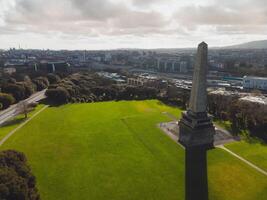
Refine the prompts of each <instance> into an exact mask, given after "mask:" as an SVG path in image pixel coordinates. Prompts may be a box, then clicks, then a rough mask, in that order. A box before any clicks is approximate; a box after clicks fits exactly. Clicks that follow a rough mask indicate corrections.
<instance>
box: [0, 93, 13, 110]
mask: <svg viewBox="0 0 267 200" xmlns="http://www.w3.org/2000/svg"><path fill="white" fill-rule="evenodd" d="M0 103H1V104H2V108H3V109H6V108H8V107H9V106H10V105H12V104H13V103H15V99H14V97H13V96H12V95H10V94H5V93H0Z"/></svg>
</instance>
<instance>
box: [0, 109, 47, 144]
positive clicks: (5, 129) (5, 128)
mask: <svg viewBox="0 0 267 200" xmlns="http://www.w3.org/2000/svg"><path fill="white" fill-rule="evenodd" d="M43 107H44V105H38V106H37V107H36V108H35V109H34V110H33V111H32V112H30V113H28V118H30V117H31V116H32V115H34V114H35V113H36V112H38V111H39V110H41V109H42V108H43ZM24 121H25V118H24V115H18V116H16V117H14V118H12V119H10V120H8V121H7V122H6V123H5V124H4V125H2V126H0V140H2V139H3V138H4V137H5V136H6V135H7V134H8V133H9V132H10V131H12V130H13V129H15V128H16V127H17V126H19V125H20V124H21V123H23V122H24Z"/></svg>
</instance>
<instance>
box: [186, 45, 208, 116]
mask: <svg viewBox="0 0 267 200" xmlns="http://www.w3.org/2000/svg"><path fill="white" fill-rule="evenodd" d="M207 68H208V45H207V44H206V43H205V42H202V43H200V44H199V45H198V50H197V57H196V62H195V67H194V75H193V85H192V90H191V96H190V102H189V110H190V111H191V112H193V113H203V112H206V108H207V80H206V77H207Z"/></svg>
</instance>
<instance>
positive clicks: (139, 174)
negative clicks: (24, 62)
mask: <svg viewBox="0 0 267 200" xmlns="http://www.w3.org/2000/svg"><path fill="white" fill-rule="evenodd" d="M163 112H168V113H171V114H172V115H175V116H176V117H179V116H180V113H181V111H180V110H178V109H175V108H171V107H167V106H165V105H163V104H161V103H160V102H158V101H129V102H126V101H122V102H106V103H92V104H70V105H65V106H61V107H50V108H47V109H46V110H45V111H43V112H42V113H41V114H40V115H38V116H37V117H36V118H34V119H33V120H32V121H31V122H30V123H28V124H27V125H25V126H24V127H23V128H22V129H21V130H19V131H18V132H17V133H16V134H15V135H13V136H12V137H11V138H10V139H9V140H8V141H7V142H6V143H5V144H4V145H3V146H2V147H1V149H2V150H3V149H16V150H19V151H22V152H24V153H25V154H26V155H27V157H28V159H29V163H30V165H31V167H32V169H33V172H34V174H35V175H36V176H37V182H38V188H39V190H40V193H41V197H42V199H43V200H55V199H57V200H61V199H62V200H77V199H79V200H83V199H84V200H87V199H92V200H102V199H103V200H104V199H114V200H128V199H133V200H134V199H145V200H150V199H153V200H154V199H158V200H171V199H176V200H183V199H184V151H183V149H182V148H181V147H180V146H179V145H177V144H176V143H175V142H174V141H172V140H171V139H170V138H169V137H168V136H166V135H165V134H164V133H162V132H161V130H160V129H159V128H157V124H158V123H160V122H164V121H171V119H169V118H168V116H167V115H166V114H163ZM208 164H209V189H210V197H211V198H210V199H216V200H217V199H218V200H226V199H227V200H239V199H240V200H241V199H242V200H250V199H253V200H254V199H257V200H266V199H267V178H266V177H265V176H264V175H261V174H260V173H258V172H257V171H255V170H254V169H252V168H250V167H249V166H247V165H246V164H244V163H242V162H241V161H239V160H237V159H236V158H234V157H232V156H231V155H229V154H228V153H227V152H224V151H223V150H220V149H216V150H212V151H210V152H209V154H208Z"/></svg>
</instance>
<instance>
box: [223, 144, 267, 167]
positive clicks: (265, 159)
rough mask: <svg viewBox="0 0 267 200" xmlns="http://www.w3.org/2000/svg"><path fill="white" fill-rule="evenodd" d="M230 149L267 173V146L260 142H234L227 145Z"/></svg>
mask: <svg viewBox="0 0 267 200" xmlns="http://www.w3.org/2000/svg"><path fill="white" fill-rule="evenodd" d="M225 147H227V148H228V149H230V150H231V151H233V152H235V153H236V154H238V155H240V156H242V157H243V158H245V159H247V160H249V161H250V162H252V163H253V164H255V165H257V166H258V167H260V168H262V169H263V170H265V171H267V145H263V144H261V143H260V142H252V143H248V142H246V141H242V142H234V143H231V144H228V145H225Z"/></svg>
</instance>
